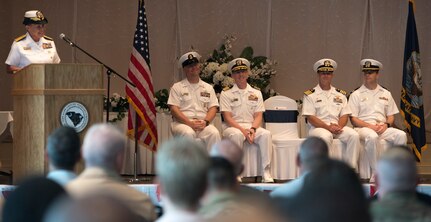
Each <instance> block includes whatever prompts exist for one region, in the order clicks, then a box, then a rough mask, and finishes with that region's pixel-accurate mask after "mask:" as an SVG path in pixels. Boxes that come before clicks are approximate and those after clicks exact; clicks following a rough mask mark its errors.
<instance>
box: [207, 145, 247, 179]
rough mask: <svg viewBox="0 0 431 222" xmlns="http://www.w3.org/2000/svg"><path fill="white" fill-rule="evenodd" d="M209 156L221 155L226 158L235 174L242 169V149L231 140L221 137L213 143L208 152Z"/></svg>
mask: <svg viewBox="0 0 431 222" xmlns="http://www.w3.org/2000/svg"><path fill="white" fill-rule="evenodd" d="M210 156H211V157H223V158H225V159H227V160H228V161H229V162H230V163H231V164H232V165H233V167H234V170H235V173H236V175H239V174H240V173H241V171H242V166H243V165H242V158H243V156H244V152H243V150H242V149H241V148H240V147H239V146H238V145H237V144H236V143H234V142H233V141H232V140H229V139H223V140H221V141H220V142H218V143H215V144H214V145H213V146H212V148H211V152H210Z"/></svg>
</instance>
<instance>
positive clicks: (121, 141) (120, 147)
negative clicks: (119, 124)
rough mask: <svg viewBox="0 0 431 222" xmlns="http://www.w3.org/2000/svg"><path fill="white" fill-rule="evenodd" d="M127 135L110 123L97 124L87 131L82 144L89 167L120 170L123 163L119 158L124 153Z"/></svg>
mask: <svg viewBox="0 0 431 222" xmlns="http://www.w3.org/2000/svg"><path fill="white" fill-rule="evenodd" d="M125 147H126V137H125V135H123V134H122V133H121V132H120V131H119V130H118V129H117V128H115V127H114V126H113V125H110V124H105V123H103V124H95V125H93V126H92V127H91V128H90V129H89V130H88V132H87V134H86V135H85V138H84V143H83V145H82V152H83V157H84V160H85V164H86V166H87V167H95V166H97V167H102V168H105V169H110V170H115V171H118V170H119V167H121V166H119V165H120V164H122V163H118V158H119V157H121V156H123V155H124V150H125Z"/></svg>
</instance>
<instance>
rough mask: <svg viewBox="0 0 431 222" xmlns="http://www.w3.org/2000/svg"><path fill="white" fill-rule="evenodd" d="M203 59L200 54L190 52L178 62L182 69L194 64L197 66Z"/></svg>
mask: <svg viewBox="0 0 431 222" xmlns="http://www.w3.org/2000/svg"><path fill="white" fill-rule="evenodd" d="M200 58H201V55H199V53H197V52H188V53H185V54H184V55H182V56H181V57H180V59H179V60H178V65H179V66H180V67H183V68H184V67H186V66H188V65H192V64H196V63H199V59H200Z"/></svg>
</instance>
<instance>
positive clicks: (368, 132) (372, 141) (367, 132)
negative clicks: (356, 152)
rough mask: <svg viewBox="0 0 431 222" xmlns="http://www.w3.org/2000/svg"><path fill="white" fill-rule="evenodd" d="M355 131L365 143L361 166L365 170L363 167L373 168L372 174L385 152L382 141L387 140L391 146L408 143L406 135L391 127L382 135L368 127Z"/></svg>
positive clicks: (361, 155)
mask: <svg viewBox="0 0 431 222" xmlns="http://www.w3.org/2000/svg"><path fill="white" fill-rule="evenodd" d="M355 130H356V131H357V132H358V134H359V138H360V139H361V140H362V141H363V142H364V149H363V150H362V151H361V154H360V162H359V165H361V168H364V167H362V166H365V168H367V169H368V167H369V168H371V173H374V172H375V169H376V164H377V160H378V159H379V157H380V154H381V153H382V152H383V147H381V144H380V140H385V141H386V142H388V143H390V144H391V145H405V144H406V143H407V135H406V133H405V132H404V131H402V130H399V129H396V128H392V127H390V128H388V129H387V130H386V131H385V132H384V133H382V134H381V135H378V134H377V133H376V132H375V131H374V130H372V129H370V128H367V127H362V128H355Z"/></svg>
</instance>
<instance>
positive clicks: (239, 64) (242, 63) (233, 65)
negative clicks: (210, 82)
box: [228, 58, 250, 73]
mask: <svg viewBox="0 0 431 222" xmlns="http://www.w3.org/2000/svg"><path fill="white" fill-rule="evenodd" d="M228 68H229V70H230V72H231V73H235V72H238V71H241V70H249V69H250V62H249V61H248V60H247V59H244V58H236V59H234V60H232V61H230V62H229V64H228Z"/></svg>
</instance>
